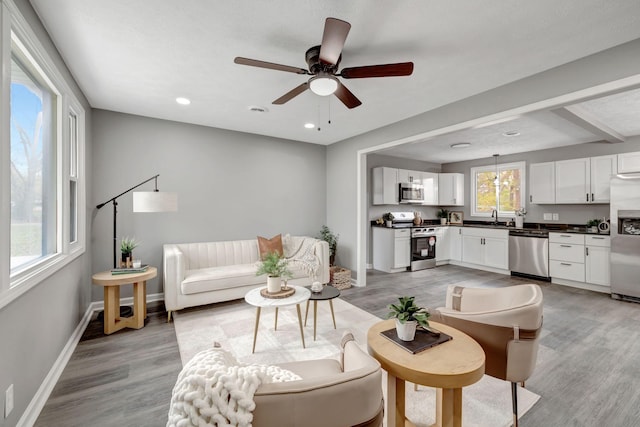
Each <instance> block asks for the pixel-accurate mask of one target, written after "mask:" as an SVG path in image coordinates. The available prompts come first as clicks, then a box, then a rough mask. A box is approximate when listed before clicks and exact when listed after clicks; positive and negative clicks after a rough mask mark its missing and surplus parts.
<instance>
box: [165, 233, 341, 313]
mask: <svg viewBox="0 0 640 427" xmlns="http://www.w3.org/2000/svg"><path fill="white" fill-rule="evenodd" d="M283 249H284V255H285V257H286V258H287V259H288V260H289V269H290V270H291V272H292V273H293V278H292V279H289V282H288V283H289V284H291V285H301V286H306V285H310V284H311V282H312V278H311V277H310V271H309V268H310V267H311V264H312V263H313V262H315V263H316V266H317V269H316V270H315V271H316V273H315V277H316V280H318V281H319V282H321V283H328V282H329V245H328V244H327V242H325V241H323V240H318V239H314V238H312V237H301V236H288V235H287V236H286V237H285V238H284V239H283ZM309 260H311V261H312V262H311V263H310V262H309ZM258 261H259V254H258V241H257V239H253V240H234V241H227V242H206V243H176V244H166V245H164V247H163V270H164V272H163V285H164V303H165V306H166V309H167V312H168V320H171V312H172V311H175V310H181V309H183V308H186V307H193V306H197V305H204V304H211V303H214V302H220V301H229V300H233V299H238V298H243V297H244V296H245V294H246V293H247V292H248V291H250V290H251V289H254V288H256V287H260V286H265V285H266V283H267V276H265V275H261V276H256V270H257V267H258V265H259V263H258Z"/></svg>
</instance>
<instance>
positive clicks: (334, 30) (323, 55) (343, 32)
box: [320, 18, 351, 65]
mask: <svg viewBox="0 0 640 427" xmlns="http://www.w3.org/2000/svg"><path fill="white" fill-rule="evenodd" d="M350 29H351V24H349V23H348V22H346V21H342V20H340V19H336V18H327V20H326V21H325V23H324V33H323V34H322V44H321V45H320V60H321V61H322V62H324V63H327V64H333V65H336V64H337V63H338V60H339V59H340V55H341V54H342V48H343V47H344V42H345V40H346V39H347V34H349V30H350Z"/></svg>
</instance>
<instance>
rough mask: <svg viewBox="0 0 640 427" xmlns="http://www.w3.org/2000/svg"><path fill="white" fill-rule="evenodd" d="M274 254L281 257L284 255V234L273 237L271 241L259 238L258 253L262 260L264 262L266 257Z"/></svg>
mask: <svg viewBox="0 0 640 427" xmlns="http://www.w3.org/2000/svg"><path fill="white" fill-rule="evenodd" d="M272 252H277V253H278V255H280V256H282V254H283V253H284V251H283V250H282V234H278V235H277V236H273V237H272V238H270V239H267V238H265V237H261V236H258V253H259V254H260V259H262V260H264V257H265V256H266V255H267V254H270V253H272Z"/></svg>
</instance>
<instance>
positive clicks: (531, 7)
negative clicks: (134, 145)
mask: <svg viewBox="0 0 640 427" xmlns="http://www.w3.org/2000/svg"><path fill="white" fill-rule="evenodd" d="M31 3H32V5H33V6H34V8H35V10H36V12H37V13H38V15H39V16H40V18H41V19H42V21H43V23H44V25H45V27H46V28H47V31H48V32H49V33H50V35H51V37H52V39H53V41H54V43H55V44H56V46H57V47H58V50H59V51H60V52H61V54H62V56H63V58H64V60H65V62H66V63H67V65H68V67H69V68H70V70H71V72H72V73H73V75H74V77H75V78H76V80H77V82H78V84H79V85H80V87H81V89H82V91H83V92H84V93H85V95H86V96H87V99H88V100H89V102H90V104H91V106H92V107H94V108H101V109H106V110H113V111H120V112H124V113H130V114H137V115H142V116H148V117H155V118H160V119H167V120H175V121H180V122H186V123H194V124H200V125H205V126H212V127H217V128H223V129H231V130H236V131H243V132H249V133H255V134H260V135H268V136H274V137H279V138H286V139H292V140H297V141H303V142H311V143H317V144H324V145H327V144H331V143H334V142H337V141H341V140H343V139H346V138H349V137H352V136H355V135H359V134H362V133H365V132H367V131H370V130H373V129H376V128H379V127H382V126H385V125H388V124H390V123H394V122H397V121H399V120H402V119H405V118H408V117H412V116H415V115H418V114H420V113H423V112H425V111H429V110H431V109H434V108H437V107H439V106H442V105H446V104H448V103H451V102H454V101H457V100H460V99H463V98H466V97H468V96H471V95H474V94H477V93H480V92H483V91H486V90H489V89H492V88H495V87H497V86H500V85H503V84H506V83H509V82H512V81H515V80H518V79H521V78H524V77H527V76H530V75H533V74H536V73H538V72H541V71H544V70H547V69H550V68H553V67H556V66H558V65H561V64H564V63H567V62H570V61H573V60H575V59H578V58H581V57H584V56H587V55H590V54H593V53H596V52H599V51H601V50H604V49H607V48H610V47H613V46H616V45H619V44H621V43H625V42H627V41H631V40H634V39H637V38H640V1H638V0H616V1H615V2H610V1H604V0H573V1H570V0H565V1H557V0H537V1H530V0H511V1H508V2H507V1H504V0H485V1H481V2H480V1H477V0H456V1H455V2H447V1H426V0H412V1H402V2H389V1H383V0H376V1H372V0H352V1H348V2H347V1H317V0H314V1H310V0H298V1H290V0H271V1H257V0H253V1H249V0H234V1H211V0H183V1H176V0H173V1H170V0H164V1H158V0H136V1H130V0H110V1H98V0H31ZM327 17H335V18H339V19H343V20H346V21H348V22H350V23H351V25H352V27H351V31H350V33H349V36H348V37H347V40H346V44H345V48H344V51H343V59H342V62H341V64H340V69H342V68H345V67H353V66H360V65H373V64H385V63H393V62H404V61H413V62H414V64H415V68H414V73H413V75H412V76H409V77H390V78H372V79H351V80H343V83H344V84H345V85H346V86H347V87H348V88H349V89H350V90H351V91H352V92H353V93H354V94H355V95H356V96H357V97H358V98H359V99H360V100H361V101H362V102H363V105H361V106H359V107H357V108H355V109H352V110H348V109H347V108H345V107H344V106H343V105H342V104H341V103H340V102H339V101H338V100H337V99H336V98H335V97H326V98H324V97H319V96H317V95H314V94H313V93H311V92H310V91H306V92H304V93H303V94H301V95H299V96H297V97H295V98H294V99H292V100H291V101H289V102H288V103H286V104H284V105H272V104H271V102H272V101H273V100H275V99H276V98H278V97H280V96H281V95H283V94H284V93H286V92H287V91H289V90H291V89H293V88H294V87H295V86H297V85H299V84H300V83H302V82H304V81H305V80H306V79H308V76H303V75H297V74H292V73H286V72H280V71H273V70H267V69H260V68H255V67H248V66H243V65H237V64H234V62H233V59H234V57H236V56H244V57H248V58H253V59H258V60H263V61H268V62H275V63H279V64H284V65H290V66H295V67H301V68H306V63H305V58H304V53H305V51H306V50H307V49H308V48H309V47H311V46H314V45H317V44H319V43H320V41H321V37H322V31H323V28H324V20H325V19H326V18H327ZM635 95H638V94H637V93H636V94H635ZM178 96H184V97H187V98H190V99H191V101H192V103H191V105H189V106H180V105H178V104H176V102H175V98H176V97H178ZM618 96H619V98H620V99H615V101H616V102H615V103H610V102H606V101H602V100H593V101H589V102H586V103H584V104H583V105H582V106H581V107H583V109H584V110H587V111H588V112H589V113H590V114H591V115H597V116H598V117H601V119H602V120H603V121H605V122H606V123H607V124H608V126H609V127H612V128H616V129H617V131H618V132H619V133H620V134H622V135H630V134H638V133H640V130H639V129H638V127H639V123H640V121H639V120H638V117H637V113H636V117H635V119H634V120H629V119H627V118H624V117H623V116H624V114H625V113H626V112H628V111H629V109H630V107H631V108H633V109H635V110H634V111H636V112H637V111H640V110H639V108H640V104H639V101H638V100H639V99H640V96H635V97H631V96H629V95H628V94H627V95H626V96H625V95H618ZM250 106H260V107H265V108H267V109H268V112H265V113H256V112H252V111H250V110H249V107H250ZM632 111H633V110H632ZM329 118H330V119H331V124H330V125H328V124H327V120H328V119H329ZM306 122H313V123H315V124H316V125H319V126H320V128H321V131H318V130H317V129H311V130H308V129H305V128H304V127H303V124H304V123H306ZM515 128H517V129H518V130H520V132H521V137H518V138H509V140H508V144H509V145H508V146H509V147H510V148H509V149H512V150H521V151H531V150H532V149H541V148H548V147H551V146H559V145H569V144H575V143H579V142H587V141H593V140H598V139H602V138H601V136H598V135H595V134H593V133H590V132H588V131H587V130H585V129H584V128H581V127H580V126H576V125H574V124H571V123H570V122H569V121H567V120H566V119H564V118H561V117H560V116H559V115H557V114H554V113H546V112H545V113H536V114H531V115H528V116H526V117H520V118H516V119H514V120H513V121H510V122H506V123H501V124H498V125H493V126H488V127H483V128H478V129H474V130H467V131H463V132H460V133H457V134H451V135H447V136H444V137H441V138H438V140H437V141H429V144H430V145H429V152H430V155H429V160H430V161H437V162H448V161H452V159H453V158H455V160H463V159H462V158H461V156H462V157H464V156H469V155H470V156H472V157H469V158H477V157H489V156H490V155H491V154H493V152H494V151H496V147H495V146H496V145H497V144H500V142H499V140H497V139H496V138H495V137H494V136H493V135H495V132H499V133H502V132H504V131H505V130H511V129H515ZM525 135H528V136H527V137H523V136H525ZM534 136H535V137H534ZM594 138H596V139H594ZM459 140H465V141H469V142H473V143H474V145H473V146H472V147H470V148H471V149H464V150H451V149H449V145H450V144H451V143H453V142H458V141H459ZM525 146H526V147H527V149H526V150H523V148H524V147H525ZM438 147H441V149H440V150H439V149H438ZM479 147H483V149H484V151H483V152H482V153H481V152H480V151H477V152H474V148H479ZM452 151H453V152H455V153H454V156H455V157H453V158H452V157H451V152H452ZM422 152H424V149H421V147H420V144H419V143H418V144H412V145H411V146H404V147H398V148H395V149H393V150H389V151H387V152H385V154H389V155H397V156H401V157H413V158H419V157H417V156H419V155H420V154H421V153H422ZM514 152H516V151H514ZM447 153H449V154H447ZM462 153H465V154H462ZM466 153H469V154H466ZM474 153H475V154H474ZM500 154H508V153H507V152H505V150H504V149H502V150H500Z"/></svg>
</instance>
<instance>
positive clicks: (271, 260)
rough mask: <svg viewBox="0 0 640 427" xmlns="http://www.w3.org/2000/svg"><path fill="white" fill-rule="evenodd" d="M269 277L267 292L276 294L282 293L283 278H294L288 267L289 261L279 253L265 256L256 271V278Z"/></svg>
mask: <svg viewBox="0 0 640 427" xmlns="http://www.w3.org/2000/svg"><path fill="white" fill-rule="evenodd" d="M262 274H266V275H267V292H269V293H270V294H274V293H276V292H280V286H281V284H282V278H283V277H287V278H291V277H293V274H291V271H289V268H288V266H287V260H286V259H284V258H282V256H281V255H280V254H279V253H278V252H270V253H268V254H266V255H265V256H264V259H263V260H262V263H261V264H260V266H259V267H258V270H257V271H256V276H260V275H262Z"/></svg>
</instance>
